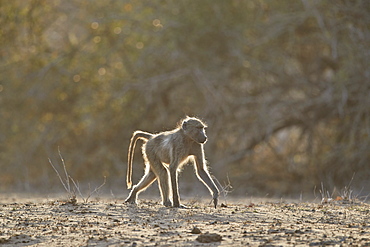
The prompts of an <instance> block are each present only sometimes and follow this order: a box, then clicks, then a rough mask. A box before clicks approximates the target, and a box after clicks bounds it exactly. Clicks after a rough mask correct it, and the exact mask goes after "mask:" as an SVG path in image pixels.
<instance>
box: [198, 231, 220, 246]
mask: <svg viewBox="0 0 370 247" xmlns="http://www.w3.org/2000/svg"><path fill="white" fill-rule="evenodd" d="M196 240H197V241H198V242H200V243H211V242H221V241H222V236H221V235H220V234H217V233H209V232H206V233H204V234H201V235H199V236H198V237H197V238H196Z"/></svg>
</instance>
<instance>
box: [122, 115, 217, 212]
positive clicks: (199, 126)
mask: <svg viewBox="0 0 370 247" xmlns="http://www.w3.org/2000/svg"><path fill="white" fill-rule="evenodd" d="M206 127H207V126H206V124H205V123H203V122H202V121H201V120H199V119H198V118H194V117H187V118H185V119H183V120H182V121H181V123H180V124H179V125H178V127H177V128H176V129H174V130H171V131H166V132H161V133H159V134H151V133H148V132H144V131H135V132H134V133H133V135H132V138H131V141H130V146H129V151H128V168H127V180H126V182H127V187H128V189H131V187H132V181H131V176H132V160H133V156H134V149H135V146H136V142H137V140H139V139H140V140H143V141H144V145H143V146H142V153H143V158H144V161H145V165H146V169H145V174H144V176H143V177H142V178H141V180H140V181H139V183H138V184H136V185H135V186H133V188H132V190H131V192H130V194H129V196H128V197H127V199H126V201H125V202H127V203H137V197H138V194H139V193H140V192H142V191H143V190H145V189H146V188H147V187H148V186H149V185H151V184H152V183H153V182H154V181H155V180H156V179H158V184H159V189H160V192H161V196H162V203H163V205H165V206H168V207H171V206H173V207H182V205H181V204H180V197H179V190H178V172H179V170H180V169H179V168H181V166H182V165H183V164H185V163H187V162H189V161H192V163H194V166H195V172H196V175H197V177H198V179H199V180H200V181H202V182H203V183H204V184H205V186H206V187H207V188H208V189H209V191H210V192H211V194H212V198H213V203H214V206H215V207H216V206H217V202H218V195H219V191H218V189H217V186H216V185H215V183H214V181H213V180H212V178H211V175H210V174H209V172H208V169H207V165H206V160H205V155H204V148H203V145H204V144H205V143H206V141H207V136H206V133H205V129H206Z"/></svg>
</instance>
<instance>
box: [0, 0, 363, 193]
mask: <svg viewBox="0 0 370 247" xmlns="http://www.w3.org/2000/svg"><path fill="white" fill-rule="evenodd" d="M369 24H370V4H369V2H368V1H367V0H362V1H361V0H353V1H352V0H351V1H350V0H341V1H330V0H323V1H319V0H313V1H311V0H300V1H284V0H282V1H269V0H251V1H243V0H232V1H231V0H230V1H224V0H219V1H215V0H205V1H190V0H189V1H185V0H184V1H175V0H163V1H138V0H136V1H135V0H132V1H77V0H70V1H61V0H60V1H46V0H45V1H43V0H30V1H23V0H18V1H1V3H0V45H1V46H0V170H1V171H0V192H3V193H4V192H37V191H38V192H50V191H61V192H63V190H64V188H63V186H62V185H61V183H60V181H59V178H58V176H57V174H56V172H55V171H54V170H53V168H52V166H51V165H50V163H49V161H48V159H49V158H50V160H51V162H52V163H53V164H54V166H55V167H56V168H57V169H59V171H60V175H64V174H65V172H64V171H63V167H62V166H61V165H62V161H61V159H60V157H59V153H58V149H59V150H60V154H61V156H62V157H63V158H64V161H65V165H66V169H67V172H68V174H69V175H70V176H71V177H72V178H73V179H74V181H76V182H78V184H80V185H81V187H83V186H85V187H86V186H88V184H90V186H91V187H94V186H96V185H99V184H101V183H102V182H103V181H104V177H106V184H105V185H104V188H103V189H104V191H106V192H108V193H109V192H112V193H114V194H115V195H116V196H125V195H126V194H127V190H126V188H125V173H126V165H127V163H126V162H127V161H126V155H127V148H128V144H129V139H130V137H131V134H132V132H133V131H134V130H137V129H140V130H145V131H150V132H159V131H164V130H169V129H171V128H174V127H175V126H176V123H177V122H178V121H179V120H180V119H181V118H183V117H185V116H186V115H190V116H197V117H199V118H201V119H202V120H204V121H205V122H206V123H207V124H208V125H209V128H208V130H207V131H208V137H209V141H208V142H207V144H206V146H205V150H206V155H207V160H208V162H209V166H210V170H211V172H212V173H213V174H214V175H215V177H216V178H217V179H218V181H219V182H220V184H222V185H223V186H226V185H230V184H231V185H232V187H233V191H232V192H231V193H229V196H232V195H235V196H267V195H268V196H279V197H280V196H286V197H298V196H301V195H303V196H306V197H310V196H311V197H313V196H315V194H316V195H317V194H319V193H320V192H319V191H320V190H322V188H325V190H327V191H329V192H330V193H337V194H338V195H341V193H342V194H343V190H346V189H347V191H348V188H349V189H350V190H351V191H353V193H352V196H358V197H365V196H367V195H368V194H369V193H370V137H369V134H370V63H369V51H370V39H369V37H370V36H369V35H370V33H369ZM136 154H137V155H136V156H135V160H134V167H135V169H134V182H135V181H136V182H137V181H138V179H139V178H140V176H142V174H143V161H142V158H141V156H140V149H139V148H137V150H136ZM180 181H181V188H182V189H181V191H182V192H181V193H182V194H185V195H188V196H192V195H197V194H198V193H202V192H205V193H207V190H206V188H205V187H204V186H203V184H201V183H200V182H197V178H196V176H195V175H194V174H193V168H191V167H185V168H184V172H183V174H182V176H181V178H180ZM152 187H156V186H152ZM195 188H196V190H195Z"/></svg>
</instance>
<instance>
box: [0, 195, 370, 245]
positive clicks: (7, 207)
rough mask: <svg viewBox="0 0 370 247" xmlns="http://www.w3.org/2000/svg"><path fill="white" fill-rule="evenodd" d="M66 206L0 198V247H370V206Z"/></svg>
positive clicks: (251, 202)
mask: <svg viewBox="0 0 370 247" xmlns="http://www.w3.org/2000/svg"><path fill="white" fill-rule="evenodd" d="M139 201H140V204H139V205H137V206H134V205H126V204H123V200H120V199H119V200H118V199H100V200H98V201H97V200H91V201H88V202H87V203H83V202H80V201H77V203H75V204H74V203H71V202H68V201H63V200H60V198H59V199H52V198H36V197H29V198H20V197H19V196H9V195H1V194H0V245H1V246H31V245H33V246H248V245H250V246H325V245H328V246H349V245H354V246H370V205H369V204H366V203H360V202H357V203H348V202H345V201H335V202H332V203H328V204H321V203H292V202H281V201H278V202H273V200H272V202H267V201H266V200H263V201H262V200H258V199H248V200H242V199H238V200H236V199H230V201H227V202H225V201H224V202H223V203H222V205H220V206H219V207H218V208H217V209H214V208H213V207H212V206H211V205H210V204H209V203H208V202H201V201H199V200H183V203H184V204H186V205H187V206H188V208H187V209H177V208H166V207H163V206H162V205H160V204H159V203H158V202H157V200H143V199H141V200H139Z"/></svg>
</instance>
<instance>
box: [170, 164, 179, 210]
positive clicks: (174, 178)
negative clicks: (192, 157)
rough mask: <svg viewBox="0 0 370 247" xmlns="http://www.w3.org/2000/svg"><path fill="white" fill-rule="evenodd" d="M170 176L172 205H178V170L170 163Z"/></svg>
mask: <svg viewBox="0 0 370 247" xmlns="http://www.w3.org/2000/svg"><path fill="white" fill-rule="evenodd" d="M170 178H171V187H172V198H173V206H174V207H177V208H178V207H180V206H181V205H180V196H179V186H178V172H177V166H176V164H172V165H170Z"/></svg>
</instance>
